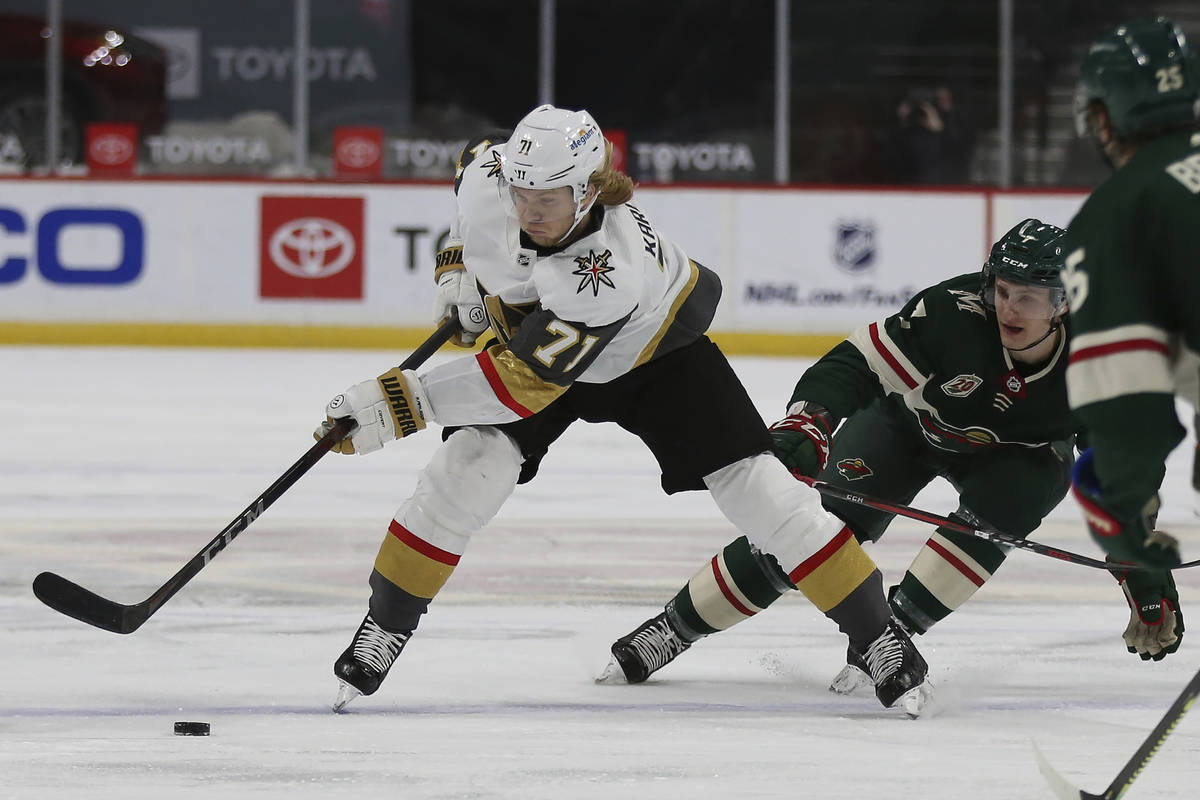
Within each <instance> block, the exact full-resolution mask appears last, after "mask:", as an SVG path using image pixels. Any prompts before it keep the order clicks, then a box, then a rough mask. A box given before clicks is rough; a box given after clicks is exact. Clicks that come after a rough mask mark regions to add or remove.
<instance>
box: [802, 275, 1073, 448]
mask: <svg viewBox="0 0 1200 800" xmlns="http://www.w3.org/2000/svg"><path fill="white" fill-rule="evenodd" d="M1068 339H1069V336H1063V337H1062V341H1060V342H1059V345H1058V347H1057V348H1056V349H1055V351H1054V354H1053V355H1052V356H1051V357H1050V359H1049V360H1048V361H1047V362H1046V363H1044V364H1038V365H1025V364H1021V363H1020V362H1014V361H1013V360H1012V357H1011V356H1010V355H1009V353H1008V351H1007V350H1005V349H1004V347H1003V346H1002V345H1001V344H1000V331H999V328H998V326H997V323H996V317H995V314H994V313H993V312H992V311H990V310H989V309H988V308H987V307H986V306H985V305H984V304H983V299H982V298H981V297H980V287H979V273H977V272H973V273H970V274H968V275H960V276H959V277H957V278H952V279H950V280H948V281H944V282H942V283H939V284H937V285H936V286H932V287H930V288H928V289H925V290H924V291H922V292H920V293H918V294H917V295H916V296H914V297H913V298H912V299H911V300H909V301H908V303H907V304H906V305H905V306H904V308H903V309H901V311H900V313H898V314H894V315H893V316H890V317H888V318H887V319H885V320H883V321H882V322H872V323H871V324H870V325H865V326H863V327H861V328H859V329H858V330H856V331H854V333H852V334H851V335H850V337H849V338H847V339H846V341H844V342H842V343H841V344H839V345H838V346H837V347H835V348H834V349H833V350H830V351H829V352H828V353H827V354H825V356H824V357H822V358H821V359H820V360H819V361H818V362H817V363H816V364H814V365H813V366H812V367H810V368H809V369H808V370H806V371H805V373H804V375H803V376H801V378H800V380H799V382H798V383H797V384H796V389H795V391H794V392H793V394H792V402H793V403H795V402H798V401H800V400H808V401H812V402H814V403H819V404H821V405H822V406H824V407H825V408H827V409H828V410H829V412H830V413H831V414H833V415H834V416H835V417H837V418H838V419H844V418H845V417H848V416H850V415H851V414H853V413H854V412H855V411H858V410H859V409H862V408H865V407H866V406H867V405H869V404H870V403H872V402H873V401H875V400H876V399H877V398H879V397H881V396H883V397H886V398H887V402H890V403H892V404H893V406H894V407H895V408H896V409H897V410H898V411H900V412H901V413H902V414H903V415H904V417H905V418H906V419H907V420H909V422H910V423H911V424H912V426H913V427H914V428H915V429H917V430H919V431H920V433H921V434H922V435H923V436H924V437H925V439H926V440H927V441H928V442H929V444H930V445H932V446H933V447H936V448H938V449H941V450H947V451H950V452H955V453H974V452H979V451H980V450H982V449H984V448H988V447H995V446H997V445H1017V446H1024V447H1039V446H1042V445H1045V444H1047V443H1049V442H1053V441H1061V440H1065V439H1069V438H1070V436H1071V435H1072V434H1073V433H1074V432H1075V428H1076V425H1075V423H1074V422H1073V420H1072V417H1071V414H1070V410H1069V408H1068V407H1067V390H1066V381H1065V375H1066V369H1067V341H1068Z"/></svg>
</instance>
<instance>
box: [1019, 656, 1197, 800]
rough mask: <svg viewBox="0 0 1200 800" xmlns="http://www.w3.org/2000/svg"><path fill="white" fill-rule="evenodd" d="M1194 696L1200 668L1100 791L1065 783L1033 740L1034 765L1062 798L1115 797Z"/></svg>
mask: <svg viewBox="0 0 1200 800" xmlns="http://www.w3.org/2000/svg"><path fill="white" fill-rule="evenodd" d="M1197 696H1200V672H1197V673H1196V674H1195V675H1193V676H1192V679H1191V680H1190V681H1188V685H1187V686H1185V687H1183V691H1182V692H1180V694H1179V697H1177V698H1175V702H1174V703H1172V704H1171V707H1170V708H1168V709H1167V713H1165V714H1163V717H1162V719H1160V720H1159V721H1158V724H1157V725H1155V726H1154V730H1152V731H1150V735H1149V736H1147V737H1146V739H1145V741H1143V742H1142V744H1141V746H1140V747H1139V748H1138V749H1137V751H1135V752H1134V754H1133V757H1132V758H1130V759H1129V761H1127V762H1126V763H1125V766H1124V767H1122V768H1121V771H1120V772H1118V773H1117V777H1115V778H1113V781H1112V783H1110V784H1109V785H1108V788H1107V789H1105V790H1104V791H1103V793H1101V794H1092V793H1090V792H1085V791H1083V790H1082V789H1077V788H1075V787H1074V786H1072V785H1071V784H1070V783H1068V782H1067V779H1066V778H1064V777H1063V776H1062V775H1060V774H1059V773H1058V771H1057V770H1055V769H1054V767H1052V766H1051V765H1050V762H1049V761H1047V760H1046V757H1045V756H1044V755H1042V751H1041V749H1039V748H1038V746H1037V742H1034V743H1033V752H1034V754H1035V755H1036V756H1037V761H1038V769H1040V770H1041V772H1042V775H1043V776H1045V778H1046V782H1047V783H1049V784H1050V788H1051V789H1052V790H1053V791H1054V793H1055V794H1056V795H1057V796H1058V797H1060V798H1062V800H1117V799H1118V798H1119V797H1121V795H1123V794H1125V792H1126V791H1127V790H1128V789H1129V787H1130V785H1131V784H1132V783H1133V782H1134V780H1135V779H1136V778H1137V776H1138V775H1140V774H1141V773H1142V770H1143V769H1144V768H1145V766H1146V764H1148V763H1150V759H1151V758H1153V757H1154V754H1155V753H1156V752H1158V748H1159V746H1161V745H1162V743H1163V740H1165V739H1166V738H1167V736H1169V735H1170V734H1171V731H1172V730H1174V729H1175V726H1176V725H1177V724H1179V720H1180V719H1182V718H1183V715H1184V714H1186V713H1187V712H1188V709H1190V708H1191V707H1192V703H1194V702H1196V697H1197Z"/></svg>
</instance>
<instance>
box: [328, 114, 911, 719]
mask: <svg viewBox="0 0 1200 800" xmlns="http://www.w3.org/2000/svg"><path fill="white" fill-rule="evenodd" d="M454 191H455V195H456V200H457V214H456V218H455V220H454V221H453V224H452V227H451V237H450V240H449V242H448V243H447V246H446V248H445V249H444V250H443V251H442V252H441V253H439V255H438V259H437V268H436V278H437V283H438V291H437V301H436V309H435V319H438V320H444V319H446V318H447V317H448V316H449V315H450V314H451V313H457V315H458V317H459V319H460V321H461V322H462V325H463V333H462V335H461V336H460V337H459V339H458V341H457V342H456V343H458V344H461V345H464V346H471V345H473V343H474V341H475V339H476V338H477V337H480V336H482V335H483V334H484V333H485V332H486V331H488V330H489V329H490V330H491V332H492V333H493V334H494V337H495V338H494V341H491V342H489V343H487V344H486V346H485V347H484V348H483V349H482V350H480V351H479V352H477V353H475V354H473V355H471V356H466V357H463V358H459V359H455V360H453V361H451V362H449V363H445V364H442V365H439V366H436V367H433V368H427V369H425V370H423V371H422V372H420V373H419V374H418V373H416V372H414V371H400V370H398V369H393V370H390V371H388V372H386V373H384V374H383V375H380V376H379V377H378V378H373V379H371V380H367V381H363V382H362V383H359V384H356V385H355V386H352V387H351V388H349V389H347V390H346V391H345V392H344V393H342V394H339V395H337V396H336V397H334V398H333V400H332V401H330V403H329V404H328V406H327V408H326V415H327V417H328V418H329V420H333V419H337V418H343V417H347V416H349V417H353V418H354V420H355V421H356V422H357V423H358V424H357V427H356V428H355V429H354V430H353V431H352V432H351V434H350V435H349V436H348V437H347V438H346V439H344V440H343V441H342V443H341V444H340V445H339V446H338V447H337V448H336V449H337V450H338V452H341V453H367V452H371V451H373V450H377V449H379V448H380V447H382V446H383V445H384V444H385V443H387V442H390V441H392V440H394V439H399V438H402V437H404V436H409V435H411V434H414V433H416V432H417V431H420V430H421V429H423V428H425V427H426V426H427V425H428V424H429V423H437V424H439V425H441V426H442V427H443V431H442V437H443V440H444V441H443V444H442V446H441V447H440V448H439V449H438V451H437V453H436V454H435V455H434V457H433V459H432V460H431V461H430V463H429V464H428V465H427V466H426V467H425V468H424V469H423V470H422V471H421V472H420V475H419V476H418V479H417V485H416V488H415V490H414V491H413V493H412V495H411V496H410V497H409V498H408V499H407V500H406V501H405V502H404V503H403V504H402V505H401V506H400V509H399V510H398V511H397V512H396V515H395V518H394V519H393V520H392V521H391V523H390V524H389V526H388V533H387V535H386V536H385V537H384V541H383V544H382V545H381V547H380V549H379V553H378V555H377V557H376V559H375V564H374V569H373V570H372V572H371V576H370V586H371V599H370V604H369V611H368V613H367V615H366V617H365V618H364V619H363V621H362V624H361V625H360V626H359V628H358V631H357V632H356V633H355V635H354V638H353V641H352V642H351V644H350V646H349V647H348V648H346V650H345V652H344V653H342V655H341V656H340V657H339V658H338V659H337V661H336V663H335V665H334V674H335V675H336V676H337V678H338V679H339V681H340V683H341V685H340V689H339V694H338V698H337V700H336V701H335V703H334V709H335V710H340V709H341V708H342V707H343V706H345V704H346V703H347V702H349V701H350V700H352V699H353V698H355V697H357V696H358V695H360V694H367V695H369V694H372V693H373V692H375V690H376V689H378V687H379V685H380V683H381V681H382V680H383V679H384V677H385V676H386V675H387V673H388V670H389V669H390V668H391V666H392V664H393V662H394V661H395V659H396V657H397V656H398V655H399V654H400V652H401V650H402V649H403V648H404V646H405V644H406V642H407V641H408V640H409V638H410V637H411V636H412V634H413V631H414V630H415V629H416V627H417V623H418V621H419V620H420V618H421V615H422V614H424V613H425V612H426V610H427V609H428V607H429V604H430V602H431V600H432V599H433V598H434V596H436V595H437V593H438V591H439V590H440V589H441V588H442V586H443V585H444V584H445V582H446V580H447V578H448V577H449V576H450V573H451V572H452V571H453V570H454V568H455V566H456V565H457V564H458V561H459V558H460V557H461V556H462V554H463V552H464V551H465V549H466V547H467V544H468V542H469V541H470V539H471V536H472V535H473V534H474V533H475V532H476V531H478V530H480V529H481V528H482V527H483V526H484V525H486V524H487V523H488V521H489V520H491V519H492V517H493V516H494V515H495V514H496V513H497V512H498V511H499V509H500V507H501V505H502V504H503V503H504V502H505V500H506V499H507V498H508V497H509V495H510V494H511V493H512V491H513V490H514V488H515V487H516V486H517V484H519V483H525V482H526V481H529V480H531V479H532V478H533V477H534V475H535V474H536V472H537V469H538V465H539V463H540V461H541V459H542V457H543V456H544V455H545V453H546V452H547V449H548V448H549V447H550V446H551V445H552V444H553V442H554V441H555V440H556V439H557V438H558V437H559V436H560V435H561V434H562V433H563V431H565V430H566V429H567V427H568V426H570V425H571V424H572V423H573V422H575V421H576V420H580V419H582V420H584V421H587V422H615V423H617V424H619V425H620V426H621V427H622V428H624V429H625V430H628V431H630V432H631V433H633V434H635V435H636V436H638V437H639V438H640V439H641V440H642V441H643V442H644V443H645V444H646V446H647V447H648V448H649V449H650V450H651V452H652V453H653V454H654V456H655V458H656V459H657V461H658V463H659V465H660V467H661V470H662V487H663V490H664V491H665V492H667V493H668V494H670V493H673V492H679V491H686V490H695V489H708V491H710V492H711V493H712V495H713V498H714V499H715V500H716V503H717V505H718V507H719V508H720V509H721V511H722V512H723V513H724V514H725V516H726V517H727V518H728V519H729V520H730V521H731V522H732V523H733V524H734V525H735V526H736V527H737V528H738V530H739V531H741V532H742V533H744V534H745V535H746V537H747V538H748V539H749V541H751V542H752V543H753V544H754V546H756V547H757V548H759V549H761V550H762V551H763V552H765V553H770V554H771V555H773V556H774V557H775V558H776V559H777V560H778V562H779V564H780V565H781V567H782V568H783V570H784V572H785V573H786V574H787V575H788V580H789V581H790V582H791V584H792V585H794V586H796V587H797V588H799V589H800V591H801V592H803V593H804V594H805V595H806V596H807V597H808V598H809V599H810V600H811V601H812V602H813V604H814V605H816V606H817V608H818V609H820V610H821V611H822V612H823V613H825V614H826V616H828V617H829V618H831V619H832V620H834V621H835V622H836V623H837V624H838V626H839V628H840V629H841V630H842V631H843V632H845V633H846V634H847V635H848V636H849V637H850V639H851V640H852V641H855V642H859V643H860V644H861V646H862V647H864V648H866V647H868V646H870V647H875V648H876V649H878V650H879V651H880V655H881V658H880V659H879V663H880V665H881V666H880V669H879V670H878V672H877V674H875V675H873V676H872V677H873V678H874V680H875V683H876V690H877V693H878V695H879V698H880V700H881V701H882V702H883V704H884V705H886V706H891V705H893V704H894V703H896V702H897V701H898V700H901V698H905V699H904V700H903V703H902V705H904V707H905V708H906V710H909V711H912V710H913V707H914V704H915V703H916V698H918V697H921V696H923V695H922V694H921V693H922V691H923V690H924V679H925V673H926V665H925V662H924V660H923V659H922V658H921V656H920V654H919V653H918V652H917V651H916V649H915V648H914V647H913V645H912V643H911V641H910V640H909V638H908V637H907V636H906V635H905V634H904V632H903V631H902V630H901V629H900V628H899V627H897V626H896V625H895V624H894V623H893V621H892V619H891V614H890V611H889V608H888V604H887V601H886V600H885V598H884V595H883V584H882V577H881V575H880V573H879V570H878V569H877V568H876V567H875V565H874V563H873V562H872V561H871V559H870V558H869V557H868V556H867V555H866V553H865V552H864V551H863V550H862V548H861V547H860V546H859V544H858V541H857V540H856V539H855V537H854V536H853V535H852V534H851V533H850V532H849V530H847V529H846V528H845V527H844V526H843V524H842V523H841V521H839V520H838V519H837V518H836V517H834V516H833V515H831V514H829V513H827V512H826V511H824V509H823V508H822V507H821V501H820V497H819V495H817V493H816V492H815V491H813V490H812V489H810V488H808V487H807V486H805V485H804V484H802V483H799V482H797V481H795V480H794V479H793V478H792V476H791V475H790V474H789V473H788V471H787V469H786V468H785V467H784V466H783V465H782V464H781V463H780V462H779V461H778V460H777V459H775V458H774V457H773V456H772V455H771V453H770V450H771V439H770V436H769V434H768V432H767V428H766V425H765V423H764V422H763V421H762V419H761V417H760V416H759V415H758V412H757V411H756V409H755V407H754V405H753V403H752V402H751V400H750V398H749V397H748V396H747V394H746V391H745V389H744V388H743V386H742V385H741V382H740V381H739V380H738V378H737V376H736V375H735V374H734V372H733V370H732V369H731V367H730V366H729V363H728V362H727V360H726V359H725V357H724V355H723V354H722V353H721V352H720V350H719V349H718V348H717V347H716V345H714V344H713V343H712V342H711V341H710V340H709V339H708V338H707V337H706V336H705V335H704V333H705V331H706V330H707V329H708V326H709V323H710V322H711V321H712V318H713V315H714V313H715V311H716V306H717V301H718V299H719V297H720V291H721V285H720V281H719V279H718V278H717V275H716V274H715V273H714V272H713V271H711V270H709V269H707V268H706V267H704V266H702V265H701V264H698V263H696V262H695V261H693V260H692V259H690V258H688V256H687V254H686V253H685V252H684V251H683V250H682V249H681V248H680V247H679V246H678V245H677V244H675V243H674V242H672V241H670V240H669V239H667V238H666V237H664V236H663V235H662V234H661V233H659V231H658V229H657V228H655V226H654V224H653V222H651V220H650V219H649V218H648V217H647V216H646V215H645V214H644V213H643V212H642V211H641V210H639V209H638V207H637V206H636V205H634V204H633V203H632V202H631V199H632V194H633V183H632V181H630V179H629V178H628V176H626V175H624V174H623V173H621V172H619V171H618V170H615V169H614V168H613V167H612V148H611V145H610V144H609V143H608V142H607V141H606V140H605V138H604V135H603V133H602V132H601V130H600V128H599V127H598V126H597V125H596V122H595V120H593V119H592V117H591V115H590V114H588V113H587V112H586V111H570V110H565V109H560V108H555V107H553V106H548V105H547V106H540V107H538V108H536V109H534V110H533V111H532V112H530V113H529V114H528V115H527V116H526V117H525V118H524V119H522V120H521V122H520V123H519V124H518V125H517V127H516V129H515V130H514V132H513V133H512V135H511V136H508V137H507V139H504V138H503V137H501V138H498V139H490V138H485V139H481V140H478V141H475V142H472V143H470V144H468V146H467V147H466V148H465V149H464V150H463V154H462V156H461V158H460V161H459V166H458V172H457V175H456V178H455V185H454ZM331 424H332V422H331V421H328V420H327V421H326V422H325V423H322V425H321V426H320V427H319V428H318V430H317V435H318V436H321V435H323V434H324V433H325V432H326V431H327V430H328V429H329V426H330V425H331ZM580 512H581V513H584V514H586V513H587V511H586V509H580ZM530 555H531V557H536V555H535V554H530ZM680 645H683V643H682V642H678V641H676V640H673V639H672V638H671V636H670V631H668V630H664V631H662V637H661V641H657V642H656V643H655V646H656V647H658V648H660V649H662V650H663V652H664V654H667V655H665V656H664V657H670V656H669V653H670V650H671V648H673V647H678V646H680ZM683 646H686V645H683ZM884 651H886V655H887V657H886V658H884V657H882V656H883V655H885V653H884Z"/></svg>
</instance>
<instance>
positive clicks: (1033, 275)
mask: <svg viewBox="0 0 1200 800" xmlns="http://www.w3.org/2000/svg"><path fill="white" fill-rule="evenodd" d="M1064 233H1066V231H1064V230H1063V229H1062V228H1058V227H1055V226H1054V225H1047V224H1046V223H1044V222H1042V221H1041V220H1037V219H1027V220H1024V221H1023V222H1020V223H1018V224H1017V225H1016V226H1014V227H1013V229H1012V230H1010V231H1009V232H1008V233H1006V234H1004V235H1003V236H1001V237H1000V240H999V241H998V242H996V243H995V244H994V245H992V252H991V254H990V255H989V256H988V260H987V261H985V262H984V264H983V270H982V272H981V273H980V275H979V279H980V284H981V288H982V289H983V302H984V304H985V305H987V307H988V308H990V309H992V310H995V308H996V278H1003V279H1004V280H1006V281H1012V282H1013V283H1023V284H1026V285H1028V286H1046V287H1049V288H1050V305H1051V307H1052V308H1054V309H1058V308H1059V307H1060V306H1062V305H1063V304H1064V303H1065V301H1066V298H1067V293H1066V290H1065V289H1064V288H1063V281H1062V270H1063V261H1064V259H1065V258H1066V255H1065V253H1063V242H1062V237H1063V234H1064Z"/></svg>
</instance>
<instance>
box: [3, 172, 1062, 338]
mask: <svg viewBox="0 0 1200 800" xmlns="http://www.w3.org/2000/svg"><path fill="white" fill-rule="evenodd" d="M0 186H2V187H3V189H4V191H0V197H2V198H3V200H0V323H4V322H38V323H59V324H75V323H117V324H119V323H132V324H136V323H173V324H180V325H187V324H196V323H200V324H215V323H221V324H241V325H245V326H263V325H271V324H276V325H295V324H307V325H325V326H345V327H356V328H358V327H391V328H395V327H411V328H420V329H424V328H426V327H427V326H428V325H429V324H430V322H431V320H430V313H431V312H430V310H431V306H432V301H433V289H434V286H433V264H434V254H435V253H436V252H437V250H438V249H439V248H440V247H441V246H442V245H443V244H444V243H445V239H446V237H447V236H448V235H449V220H450V217H451V214H452V213H453V194H452V192H451V189H450V187H449V185H428V186H427V185H407V184H405V185H401V184H394V185H362V184H340V183H337V182H329V183H285V182H270V183H256V182H216V181H212V182H210V181H111V182H106V181H78V180H63V179H22V178H0ZM1083 197H1084V195H1083V194H1081V193H1059V194H1049V193H1042V194H1026V195H1021V194H1016V193H1003V194H999V193H996V194H989V193H986V192H969V191H959V192H941V191H924V192H915V193H913V192H901V191H840V192H839V191H831V190H803V189H770V188H761V189H754V190H751V189H747V190H738V189H687V188H662V187H644V188H642V189H639V190H638V192H637V193H636V195H635V197H634V203H635V204H636V205H637V206H638V208H639V209H640V211H641V212H642V213H644V214H645V215H646V216H647V217H648V218H649V219H650V221H651V222H652V224H654V225H655V226H656V227H657V228H658V229H659V230H660V231H662V232H663V234H664V235H666V236H667V237H668V238H671V239H673V240H675V241H677V242H679V243H680V244H682V245H683V246H684V247H685V248H686V249H687V251H688V253H689V254H690V255H691V256H692V257H693V258H694V259H695V260H697V261H699V262H701V263H703V264H705V265H707V266H709V267H711V268H712V269H714V270H715V271H716V272H717V273H718V274H719V275H720V276H721V279H722V282H723V284H724V297H723V299H722V302H721V306H720V309H719V310H718V314H717V318H716V320H715V321H714V326H713V327H714V330H715V331H718V332H743V333H767V334H792V335H803V334H820V335H829V334H838V335H844V334H845V333H847V332H848V331H849V330H851V329H853V328H854V327H855V326H857V325H860V324H863V323H865V322H870V321H873V320H876V319H880V318H882V317H884V316H887V315H888V314H890V313H892V312H893V311H895V310H896V309H898V308H899V307H900V306H901V305H902V304H903V303H904V302H905V301H906V300H907V299H908V298H909V297H910V296H911V295H912V294H913V293H914V292H915V291H917V290H919V289H920V288H922V287H924V286H928V285H930V284H932V283H935V282H937V281H939V280H942V279H944V278H947V277H949V276H951V275H955V274H959V273H963V272H972V271H976V270H978V269H979V267H980V265H981V264H982V261H983V258H984V256H985V253H986V252H987V249H988V246H989V243H990V239H991V238H992V237H993V236H994V235H998V234H999V233H1002V232H1003V231H1004V230H1006V229H1007V228H1008V227H1011V225H1012V224H1013V223H1015V222H1016V221H1019V219H1021V218H1022V217H1023V216H1025V215H1037V216H1041V217H1043V218H1045V219H1047V220H1048V221H1052V222H1057V223H1058V224H1065V223H1066V222H1067V221H1068V220H1069V219H1070V216H1071V214H1073V213H1074V210H1075V209H1076V208H1077V207H1078V206H1079V204H1080V203H1081V202H1082V200H1083Z"/></svg>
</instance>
